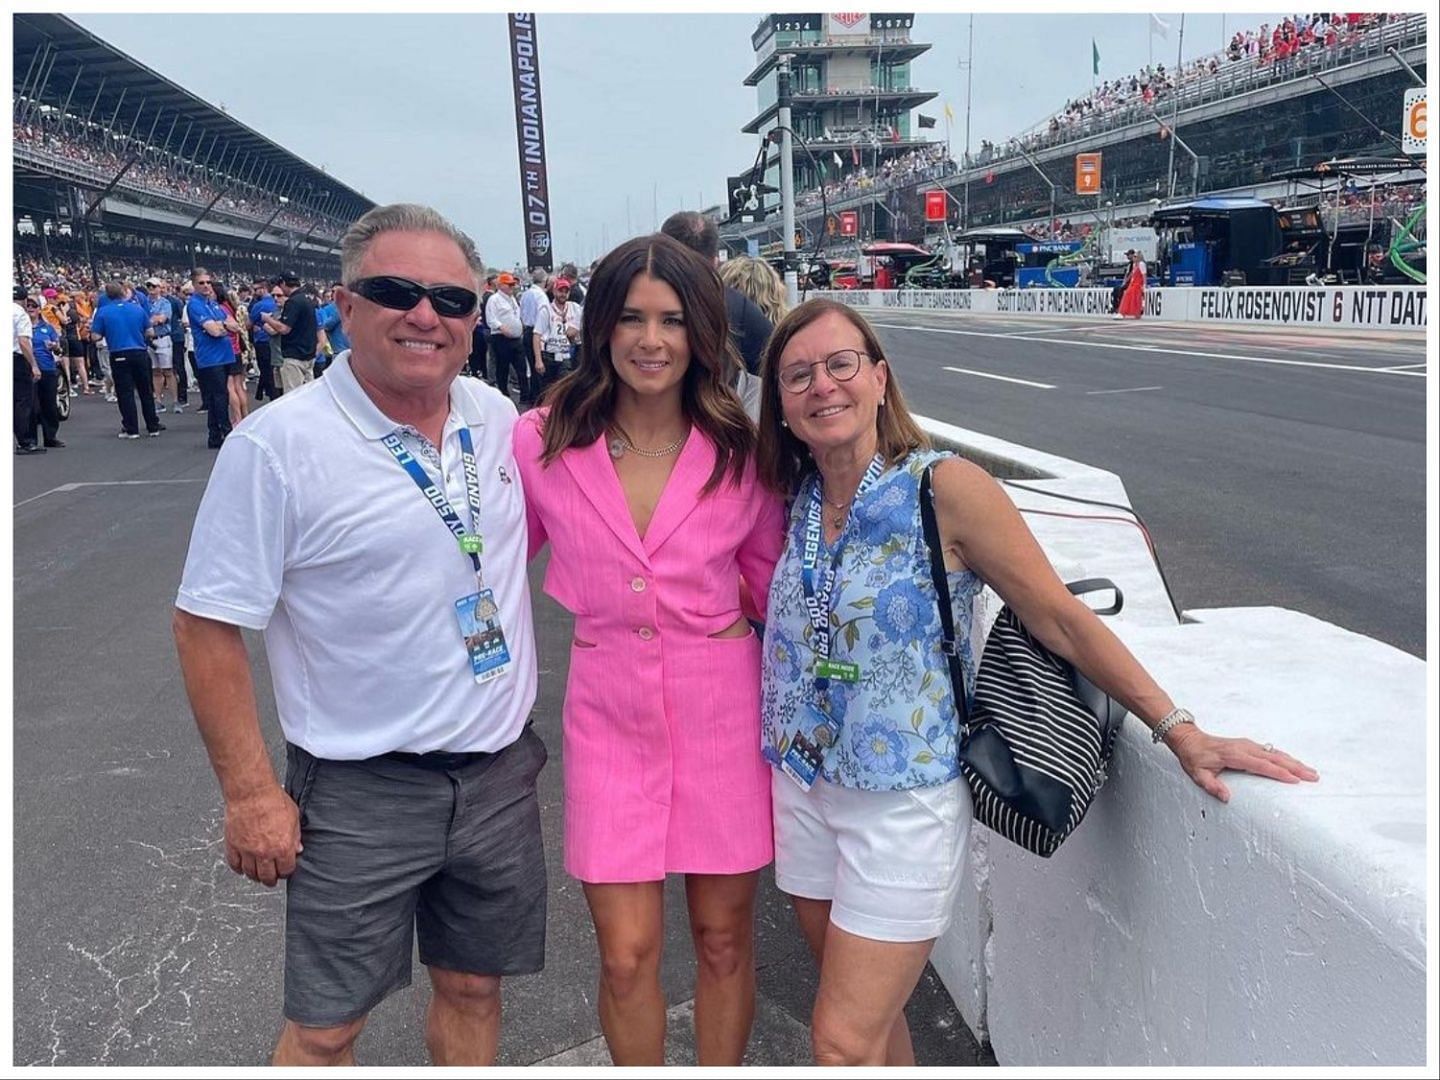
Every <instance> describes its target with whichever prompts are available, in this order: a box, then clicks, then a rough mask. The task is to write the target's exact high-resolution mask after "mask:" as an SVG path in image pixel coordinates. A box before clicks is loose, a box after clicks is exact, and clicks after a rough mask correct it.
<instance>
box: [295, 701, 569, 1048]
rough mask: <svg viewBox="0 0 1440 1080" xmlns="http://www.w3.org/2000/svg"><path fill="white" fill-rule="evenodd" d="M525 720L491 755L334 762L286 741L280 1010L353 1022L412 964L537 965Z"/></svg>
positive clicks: (328, 1023)
mask: <svg viewBox="0 0 1440 1080" xmlns="http://www.w3.org/2000/svg"><path fill="white" fill-rule="evenodd" d="M545 759H546V753H545V744H544V743H543V742H541V741H540V737H539V736H538V735H536V734H535V733H534V731H533V730H531V729H530V728H526V729H525V732H524V734H522V735H521V736H520V738H519V739H517V740H516V741H515V742H513V743H512V744H511V745H510V746H508V747H506V748H505V749H504V750H501V751H498V752H496V753H494V754H478V755H477V754H452V755H429V754H427V755H425V757H424V758H423V759H420V760H414V756H413V755H386V756H384V757H378V758H368V759H366V760H363V761H331V760H328V759H327V760H322V759H319V758H316V757H314V756H312V755H311V754H309V753H307V752H306V751H304V750H302V749H300V748H299V747H298V746H294V745H289V746H287V748H286V769H285V790H286V791H287V792H288V793H289V794H290V797H291V798H293V799H294V800H295V801H296V803H297V804H298V805H299V807H300V832H301V842H302V843H303V844H304V847H305V850H304V851H303V852H302V853H301V855H300V860H299V864H298V866H297V868H296V871H295V874H294V875H293V876H292V877H291V878H290V879H289V882H288V883H287V893H286V915H285V1016H286V1018H287V1019H289V1020H292V1021H294V1022H295V1023H297V1024H301V1025H304V1026H306V1027H336V1026H338V1025H340V1024H345V1023H349V1022H350V1021H352V1020H357V1019H359V1018H360V1017H362V1016H364V1015H365V1014H366V1013H368V1012H369V1011H370V1010H371V1009H373V1008H374V1007H375V1006H376V1005H377V1004H378V1003H379V1002H380V1001H382V1000H383V999H384V998H385V997H386V996H387V995H389V994H390V993H392V992H394V991H396V990H400V989H403V988H404V987H406V986H409V985H410V968H411V965H410V955H411V949H412V945H413V942H414V937H415V931H416V928H417V927H418V929H419V940H420V962H421V963H422V964H425V965H426V966H435V967H439V968H443V969H445V970H448V971H460V972H468V973H473V974H478V975H527V974H533V973H534V972H537V971H539V970H540V969H541V968H542V967H543V966H544V963H545V854H544V851H543V849H542V846H541V840H540V805H539V800H538V798H537V797H536V793H535V778H536V776H537V775H538V774H539V772H540V768H541V766H543V765H544V764H545Z"/></svg>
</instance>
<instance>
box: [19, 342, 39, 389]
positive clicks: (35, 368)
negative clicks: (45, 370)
mask: <svg viewBox="0 0 1440 1080" xmlns="http://www.w3.org/2000/svg"><path fill="white" fill-rule="evenodd" d="M15 340H16V341H18V342H19V343H20V355H21V356H23V357H25V360H26V362H27V363H28V364H29V365H30V378H31V379H38V378H40V365H39V364H37V363H36V362H35V343H34V342H33V341H31V340H30V338H28V337H21V338H16V339H15Z"/></svg>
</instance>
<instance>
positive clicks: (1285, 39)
mask: <svg viewBox="0 0 1440 1080" xmlns="http://www.w3.org/2000/svg"><path fill="white" fill-rule="evenodd" d="M1405 17H1406V16H1405V15H1404V14H1396V15H1388V14H1384V13H1355V14H1324V13H1316V14H1310V15H1302V14H1297V15H1294V16H1291V17H1289V18H1286V19H1284V20H1283V21H1282V22H1280V23H1279V24H1278V25H1276V26H1274V27H1272V26H1271V25H1270V24H1269V23H1264V24H1262V25H1261V26H1260V27H1259V29H1258V30H1241V31H1236V33H1235V35H1234V36H1233V37H1232V38H1231V39H1230V43H1229V44H1228V45H1227V46H1226V47H1225V49H1223V50H1221V51H1220V52H1217V53H1214V54H1212V55H1210V56H1202V57H1197V58H1195V59H1194V60H1191V61H1189V62H1187V63H1185V64H1184V65H1183V66H1182V67H1181V68H1180V69H1179V70H1178V71H1177V70H1175V69H1167V68H1166V66H1165V65H1164V64H1163V63H1161V64H1155V65H1153V66H1151V65H1147V66H1146V67H1145V68H1144V69H1142V70H1141V71H1139V72H1137V73H1135V74H1133V75H1130V76H1126V77H1122V78H1118V79H1111V80H1106V81H1105V82H1103V83H1101V84H1100V85H1099V86H1097V87H1096V88H1095V89H1094V90H1093V91H1091V92H1090V93H1089V94H1087V95H1084V96H1082V97H1077V98H1074V99H1072V100H1070V101H1067V102H1066V103H1065V106H1064V107H1063V108H1062V109H1061V110H1060V111H1059V112H1057V113H1056V114H1055V115H1053V116H1051V117H1049V118H1048V119H1047V120H1045V121H1042V122H1041V124H1039V125H1038V126H1037V127H1036V128H1034V129H1033V130H1031V131H1030V132H1028V133H1026V134H1023V135H1018V136H1012V137H1011V138H1010V139H1008V140H1006V141H1005V142H1004V143H1002V144H995V143H991V142H988V141H985V142H982V143H981V146H980V151H979V153H978V154H975V155H973V156H972V159H971V161H970V162H969V163H968V164H969V165H970V166H971V167H974V166H983V165H988V164H990V163H991V162H995V161H1000V160H1003V159H1005V158H1009V157H1014V156H1016V155H1017V154H1019V152H1020V151H1021V150H1022V149H1023V150H1025V151H1026V152H1033V151H1035V150H1038V149H1040V148H1041V147H1043V146H1047V145H1053V144H1054V143H1057V142H1063V141H1065V140H1066V139H1067V138H1069V137H1071V136H1072V135H1073V134H1076V133H1083V132H1084V131H1086V130H1087V129H1088V128H1090V127H1091V126H1093V125H1094V123H1095V121H1097V120H1099V119H1102V118H1106V117H1109V116H1112V115H1115V114H1117V113H1120V112H1123V111H1125V110H1127V109H1132V108H1134V107H1136V106H1139V107H1142V108H1148V107H1153V106H1154V105H1155V104H1156V103H1158V102H1159V101H1161V100H1162V99H1164V98H1165V97H1167V96H1168V95H1171V94H1173V93H1175V92H1176V91H1177V90H1179V89H1180V88H1181V87H1184V86H1187V85H1189V84H1191V83H1194V82H1196V81H1198V80H1200V79H1203V78H1207V77H1210V76H1214V75H1217V74H1220V73H1221V72H1224V71H1227V70H1241V69H1243V66H1244V65H1249V66H1251V67H1254V66H1256V65H1263V66H1266V67H1271V66H1273V67H1274V70H1275V71H1276V72H1277V73H1278V74H1280V75H1282V76H1289V75H1292V74H1298V73H1299V72H1300V71H1302V70H1304V69H1306V68H1307V67H1308V66H1309V65H1310V64H1311V63H1312V62H1313V61H1316V60H1318V59H1319V57H1320V56H1321V55H1322V54H1323V53H1324V52H1325V51H1326V50H1333V49H1339V48H1344V47H1347V46H1351V45H1354V44H1355V43H1356V42H1358V41H1360V40H1361V39H1362V38H1364V37H1365V36H1366V35H1367V34H1370V33H1372V32H1374V31H1377V30H1379V29H1381V28H1382V27H1384V26H1385V25H1386V24H1387V23H1388V22H1390V21H1391V20H1394V19H1402V18H1405Z"/></svg>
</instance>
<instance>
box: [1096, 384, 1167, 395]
mask: <svg viewBox="0 0 1440 1080" xmlns="http://www.w3.org/2000/svg"><path fill="white" fill-rule="evenodd" d="M1164 389H1165V388H1164V387H1163V386H1127V387H1126V388H1125V389H1123V390H1086V391H1085V393H1087V394H1138V393H1140V391H1142V390H1164Z"/></svg>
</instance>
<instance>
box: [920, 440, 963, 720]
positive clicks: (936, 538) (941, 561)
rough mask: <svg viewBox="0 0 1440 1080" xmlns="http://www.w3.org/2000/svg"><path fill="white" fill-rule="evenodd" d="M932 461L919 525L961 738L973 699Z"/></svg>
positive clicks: (923, 477)
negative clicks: (938, 521) (938, 517)
mask: <svg viewBox="0 0 1440 1080" xmlns="http://www.w3.org/2000/svg"><path fill="white" fill-rule="evenodd" d="M933 468H934V466H933V465H927V466H925V472H924V473H923V474H921V477H920V526H921V528H922V529H923V530H924V533H925V544H926V546H927V547H929V549H930V581H931V583H932V584H933V585H934V586H935V595H936V596H937V597H939V600H940V633H941V642H940V651H941V652H943V653H944V654H945V663H946V664H948V665H949V667H950V688H951V692H952V695H953V696H954V698H955V711H956V713H957V714H958V715H959V717H960V738H961V741H962V742H963V741H964V740H965V738H966V736H967V735H968V734H969V728H970V703H969V701H968V700H967V699H966V697H965V669H964V667H963V666H962V665H961V663H960V649H959V646H958V645H957V644H956V642H955V612H954V608H953V605H952V604H951V602H950V582H949V581H948V580H947V578H946V575H945V549H944V547H943V546H942V545H941V543H940V526H939V525H938V524H936V521H935V491H934V486H933V485H932V483H931V481H930V471H931V469H933Z"/></svg>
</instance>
